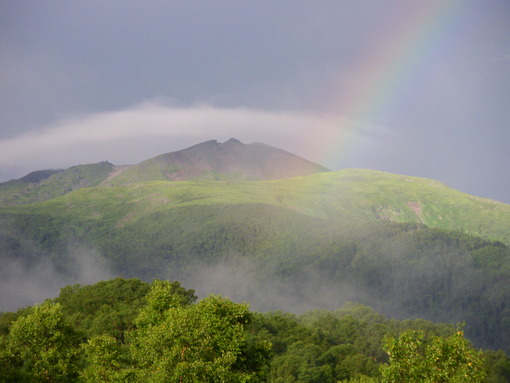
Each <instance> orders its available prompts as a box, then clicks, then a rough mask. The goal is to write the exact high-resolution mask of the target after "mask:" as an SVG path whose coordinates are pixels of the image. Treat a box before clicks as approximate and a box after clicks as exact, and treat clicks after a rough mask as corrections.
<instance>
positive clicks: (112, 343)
mask: <svg viewBox="0 0 510 383" xmlns="http://www.w3.org/2000/svg"><path fill="white" fill-rule="evenodd" d="M196 299H197V297H196V296H195V294H194V291H193V290H188V289H185V288H184V287H182V286H181V285H180V284H179V283H178V282H172V283H170V282H166V281H159V280H156V281H154V282H153V283H151V284H147V283H145V282H142V281H140V280H138V279H121V278H117V279H113V280H109V281H103V282H100V283H97V284H95V285H89V286H80V285H72V286H71V285H70V286H67V287H65V288H63V289H62V290H61V293H60V295H59V296H58V297H57V298H55V299H52V300H47V301H46V302H44V303H43V304H42V305H36V306H33V307H28V308H25V309H22V310H19V311H18V312H16V313H4V314H3V315H1V316H0V345H1V346H2V347H0V381H6V382H11V381H19V382H21V381H26V382H34V381H42V380H50V381H55V382H69V381H83V382H97V381H101V382H108V381H124V382H139V381H149V382H151V381H154V382H155V381H228V382H264V381H269V382H303V383H304V382H322V383H329V382H331V383H334V382H379V381H385V382H397V381H411V379H412V378H414V379H418V380H416V381H423V380H422V379H425V378H428V379H437V378H439V376H435V374H436V372H435V371H439V370H440V371H441V374H442V375H441V376H442V377H443V378H445V379H447V381H450V380H451V379H455V378H457V379H458V378H459V377H460V379H461V380H460V381H467V380H465V379H466V377H469V381H470V382H505V381H508V379H510V360H509V359H508V357H506V355H505V354H504V353H502V352H494V351H484V352H480V351H479V350H476V349H474V348H473V347H472V346H471V344H470V342H469V341H468V340H466V339H465V338H464V336H463V333H462V329H461V328H460V329H459V328H455V327H454V326H453V325H447V324H434V323H432V322H429V321H425V320H422V319H419V320H405V321H396V320H389V319H387V318H385V317H384V316H382V315H381V314H378V313H377V312H375V311H374V310H372V309H370V308H368V307H366V306H362V305H356V304H349V305H346V306H344V307H343V308H340V309H336V310H320V311H310V312H306V313H304V314H302V315H300V316H296V315H294V314H288V313H283V312H268V313H265V314H262V313H257V312H252V311H250V310H249V307H248V306H247V305H246V304H239V303H234V302H232V301H230V300H229V299H227V298H225V297H222V296H217V295H211V296H208V297H205V298H203V299H201V300H200V301H198V303H196ZM413 346H416V347H418V348H417V349H416V350H415V351H413V352H415V353H413V352H412V351H411V350H412V347H413ZM399 347H406V350H407V351H406V354H405V357H404V358H403V359H402V357H401V356H399V354H398V352H397V351H398V349H399ZM422 347H424V350H425V351H424V352H425V354H423V355H422V354H420V353H421V352H422V351H420V350H422ZM438 347H440V348H439V349H438ZM438 352H439V353H438ZM420 355H421V356H420ZM439 367H441V368H440V369H439ZM396 374H397V375H396ZM406 376H407V377H406ZM420 377H421V378H420ZM402 379H404V380H402ZM420 379H421V380H420ZM434 381H436V380H434Z"/></svg>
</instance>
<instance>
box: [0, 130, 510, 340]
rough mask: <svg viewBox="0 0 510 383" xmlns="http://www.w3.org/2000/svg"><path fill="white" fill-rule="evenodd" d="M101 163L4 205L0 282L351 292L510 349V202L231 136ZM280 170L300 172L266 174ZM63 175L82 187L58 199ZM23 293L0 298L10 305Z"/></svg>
mask: <svg viewBox="0 0 510 383" xmlns="http://www.w3.org/2000/svg"><path fill="white" fill-rule="evenodd" d="M236 153H237V154H236ZM240 153H244V154H243V155H246V156H247V157H246V158H245V159H244V162H242V161H241V158H240V157H239V156H241V154H240ZM246 153H254V154H253V155H252V156H251V157H250V156H249V155H247V154H246ZM261 153H266V154H265V155H262V154H261ZM289 156H290V157H289ZM278 158H281V164H280V160H279V159H278ZM294 161H295V162H294ZM303 161H304V162H303ZM252 162H253V163H255V165H254V164H252ZM177 164H179V165H177ZM293 164H297V165H293ZM99 165H101V164H98V165H87V166H89V167H92V168H90V169H91V170H90V177H88V178H87V177H83V176H82V177H83V179H87V180H93V181H90V182H91V183H90V184H89V185H90V187H82V188H78V187H79V185H83V183H82V184H80V183H79V182H77V180H78V178H76V177H74V178H73V177H71V176H70V175H68V176H67V178H66V177H64V175H65V174H73V173H69V172H70V171H71V169H74V168H71V169H68V170H67V171H63V172H59V173H55V174H52V175H50V176H49V177H47V178H45V179H44V180H41V181H39V184H40V185H48V186H38V187H34V190H37V188H40V189H41V190H45V189H44V187H46V188H49V185H53V187H52V188H50V189H48V190H52V191H53V192H54V193H56V194H55V195H58V197H56V198H41V199H47V200H45V201H43V202H38V203H33V204H26V205H18V206H14V204H12V205H13V206H6V205H7V204H6V203H4V204H3V205H4V206H3V207H1V208H0V220H1V225H0V260H1V262H2V264H3V268H2V269H1V270H0V281H1V282H0V283H1V286H0V287H1V288H2V291H8V292H10V291H12V290H13V289H6V288H5V287H6V286H17V287H18V286H19V290H21V291H26V290H28V289H26V286H25V285H23V281H24V280H25V279H26V280H29V281H30V283H31V285H30V286H31V287H32V289H33V290H38V291H44V286H45V285H44V284H45V280H44V279H41V278H40V276H44V277H46V278H51V279H52V281H53V282H55V283H56V281H57V282H58V281H61V282H62V283H61V285H64V284H68V283H72V281H73V280H74V281H80V282H82V283H83V282H91V281H90V280H86V279H87V276H90V275H94V274H97V273H102V274H100V275H104V273H105V272H107V273H109V274H110V275H121V276H126V277H139V278H144V279H146V280H151V279H153V278H155V277H157V278H172V279H178V280H180V281H183V282H186V283H188V284H189V285H193V286H196V288H197V290H201V291H208V292H221V293H226V294H227V295H229V296H231V297H232V298H235V299H237V300H250V301H252V304H253V306H254V308H255V309H259V310H267V309H271V310H274V309H283V310H288V311H304V310H307V309H311V308H323V307H330V308H334V307H338V306H339V305H341V304H342V303H344V302H345V301H349V300H350V301H357V302H362V303H364V304H368V305H371V306H373V307H375V308H377V309H378V310H379V311H381V312H383V313H386V314H389V315H394V316H397V317H399V318H405V317H425V318H427V319H431V320H441V321H448V322H457V321H466V322H467V328H466V331H467V334H468V335H469V336H470V337H472V339H474V340H475V341H476V342H477V344H478V345H479V346H484V347H498V348H508V344H510V343H509V342H510V330H509V329H508V327H507V326H505V323H507V321H508V320H510V291H508V288H507V286H508V280H509V279H510V250H509V248H508V247H507V246H508V244H509V243H510V230H509V229H508V222H510V206H509V205H505V204H502V203H499V202H495V201H491V200H486V199H481V198H478V197H473V196H470V195H467V194H464V193H461V192H458V191H455V190H453V189H450V188H448V187H446V186H444V185H443V184H441V183H439V182H436V181H432V180H427V179H421V178H415V177H408V176H400V175H394V174H389V173H384V172H376V171H369V170H356V169H345V170H341V171H337V172H322V173H317V172H319V171H320V170H324V168H321V167H318V166H317V165H314V164H311V163H309V162H307V161H305V160H301V159H299V158H298V157H295V156H292V155H289V154H288V153H286V152H283V151H279V150H278V149H274V148H270V147H266V146H265V145H262V144H251V145H244V144H242V143H240V142H238V141H236V140H230V141H228V142H226V143H224V144H218V143H217V142H215V141H209V142H206V143H203V144H199V145H196V146H194V147H192V148H189V149H185V150H184V151H181V152H175V153H170V154H167V155H163V156H159V157H155V158H154V159H151V160H148V161H145V162H143V163H141V164H139V165H136V166H133V167H130V168H127V169H126V170H124V171H120V172H119V168H114V167H113V165H111V164H108V163H102V166H99ZM305 165H306V166H305ZM87 166H85V167H84V168H80V167H75V168H76V169H81V170H85V169H86V167H87ZM98 167H99V168H100V169H101V171H99V169H98ZM271 168H274V170H271ZM92 169H95V170H94V172H97V176H96V175H95V174H96V173H94V172H93V171H92ZM172 169H174V170H172ZM284 169H287V170H288V171H289V172H290V174H293V173H292V171H296V172H298V170H296V169H299V174H300V176H298V177H294V178H285V179H283V178H282V179H272V178H274V177H276V176H277V175H278V174H281V173H280V172H283V171H284ZM293 169H294V170H293ZM303 169H305V170H303ZM74 171H76V170H74ZM34 177H35V176H34ZM34 177H33V178H34ZM59 177H60V178H59ZM144 177H145V178H144ZM172 177H175V178H177V179H180V178H179V177H181V178H182V177H187V178H192V179H196V180H193V181H192V180H186V181H169V180H168V178H172ZM35 178H37V177H35ZM40 178H43V177H42V176H41V177H40ZM259 178H263V179H259ZM69 179H71V180H73V181H72V182H70V181H69ZM57 180H66V182H64V181H61V182H62V183H63V184H65V185H67V186H66V187H67V188H69V187H70V186H69V185H78V186H77V187H76V188H77V189H78V190H74V191H71V192H68V191H69V190H68V189H65V190H64V189H62V190H60V192H59V193H60V194H58V193H57V190H58V186H57V185H59V183H58V182H57ZM50 181H51V182H50ZM135 181H136V182H135ZM59 182H60V181H59ZM94 185H98V186H94ZM113 185H117V186H113ZM3 186H5V184H3ZM66 193H67V194H66ZM49 194H50V193H49V192H47V194H46V196H48V195H49ZM5 195H8V193H4V192H3V191H2V189H0V198H5V197H4V196H5ZM30 197H31V198H34V200H36V199H35V194H30V195H28V196H26V197H25V198H24V199H21V200H20V203H25V202H26V201H27V200H28V199H29V198H30ZM10 198H12V197H10ZM478 237H483V238H484V239H481V238H478ZM493 240H496V241H500V242H492V241H493ZM505 244H506V245H505ZM90 254H92V256H91V255H90ZM84 258H85V261H84ZM87 259H88V261H87ZM80 278H81V279H80ZM82 279H83V280H82ZM14 290H16V289H14ZM45 293H46V292H45ZM46 294H47V293H46ZM46 296H47V295H46ZM13 297H18V295H16V294H14V293H13V294H11V295H9V294H7V293H5V294H3V297H2V300H3V301H2V302H0V305H2V306H1V307H9V306H8V305H9V304H10V301H9V299H14V298H13ZM28 303H29V302H23V304H28Z"/></svg>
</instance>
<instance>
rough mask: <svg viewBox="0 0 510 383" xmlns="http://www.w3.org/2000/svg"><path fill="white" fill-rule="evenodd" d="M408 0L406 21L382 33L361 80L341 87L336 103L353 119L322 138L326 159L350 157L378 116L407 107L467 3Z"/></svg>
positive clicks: (358, 74)
mask: <svg viewBox="0 0 510 383" xmlns="http://www.w3.org/2000/svg"><path fill="white" fill-rule="evenodd" d="M408 4H409V5H408V6H407V7H406V8H404V9H402V11H401V12H400V14H401V15H402V19H401V20H400V21H401V22H400V23H396V24H395V25H394V26H393V28H392V29H391V30H389V31H388V33H386V34H384V36H381V39H380V40H379V41H376V42H375V44H374V47H373V49H371V50H370V52H369V53H368V54H367V55H366V56H365V58H364V59H363V60H362V62H361V63H360V66H359V69H358V70H357V71H356V75H355V77H356V81H354V82H355V83H356V84H355V85H352V86H349V85H347V87H346V88H344V89H341V90H339V93H338V96H336V97H335V98H334V99H333V100H332V101H331V104H332V105H330V108H331V109H333V110H338V111H340V113H341V114H342V115H344V116H346V117H347V118H345V119H341V120H339V122H338V129H337V133H331V132H330V133H329V134H326V137H322V138H321V139H320V140H319V141H320V142H321V145H320V147H319V145H318V146H317V148H316V150H317V152H320V153H321V157H322V162H321V163H333V162H334V163H343V162H345V158H347V157H349V156H350V155H351V154H352V152H353V149H354V148H356V147H357V144H356V143H355V142H353V141H355V140H356V137H359V136H360V135H361V136H362V135H370V133H371V132H370V129H375V128H376V127H377V121H378V119H380V117H381V116H383V115H384V114H385V113H387V112H389V111H391V109H392V108H393V109H395V108H398V107H399V105H400V106H401V105H402V102H403V101H405V100H406V99H407V98H408V96H409V94H410V92H412V91H413V89H414V88H416V87H417V86H419V80H420V78H421V77H422V76H423V73H426V70H427V64H428V63H429V62H430V59H431V57H432V56H433V55H440V54H441V49H440V47H441V42H442V40H443V39H444V37H445V35H447V33H448V32H449V31H450V28H452V27H454V24H455V17H456V16H457V15H458V13H459V8H460V6H461V5H462V4H465V2H463V1H461V0H424V1H409V2H408ZM371 126H372V128H371ZM367 130H368V131H367ZM346 132H347V133H346ZM348 132H351V133H348ZM324 143H326V145H322V144H324ZM325 148H326V149H325ZM328 148H329V149H328ZM360 149H361V150H362V148H357V149H356V151H357V152H358V153H359V151H360Z"/></svg>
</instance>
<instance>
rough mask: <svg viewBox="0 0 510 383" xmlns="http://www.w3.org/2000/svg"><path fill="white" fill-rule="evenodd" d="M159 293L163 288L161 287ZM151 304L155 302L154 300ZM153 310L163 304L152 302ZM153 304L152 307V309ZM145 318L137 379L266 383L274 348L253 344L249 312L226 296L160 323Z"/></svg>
mask: <svg viewBox="0 0 510 383" xmlns="http://www.w3.org/2000/svg"><path fill="white" fill-rule="evenodd" d="M156 289H157V287H156ZM149 302H151V300H150V299H149ZM152 303H153V304H158V303H160V301H159V300H152ZM150 305H151V303H149V306H150ZM157 311H158V310H157V307H150V308H149V309H148V310H147V311H146V312H142V313H141V318H142V319H143V321H138V323H139V324H142V325H145V326H148V328H145V329H143V328H142V329H141V331H135V332H134V334H133V335H134V336H133V339H132V357H133V360H134V361H136V363H137V365H136V368H137V379H138V380H140V381H146V382H260V381H263V380H264V367H265V366H266V365H267V362H268V359H269V349H270V346H269V344H266V343H260V344H250V343H249V342H248V339H247V333H246V326H247V325H248V324H249V322H250V320H251V314H250V312H249V310H248V306H247V305H244V304H237V303H233V302H231V301H229V300H228V299H226V298H223V297H221V296H210V297H208V298H205V299H203V300H202V301H200V302H199V303H197V304H196V305H188V306H186V305H184V306H177V307H170V308H168V309H167V310H166V311H165V312H164V313H161V314H162V317H161V318H160V320H158V321H153V320H149V321H148V320H147V319H146V318H147V312H157Z"/></svg>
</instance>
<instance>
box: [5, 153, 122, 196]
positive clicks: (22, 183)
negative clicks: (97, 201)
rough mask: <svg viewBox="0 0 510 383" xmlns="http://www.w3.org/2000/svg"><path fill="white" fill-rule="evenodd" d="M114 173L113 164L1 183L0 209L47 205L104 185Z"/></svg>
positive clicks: (83, 166)
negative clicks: (102, 183) (79, 191)
mask: <svg viewBox="0 0 510 383" xmlns="http://www.w3.org/2000/svg"><path fill="white" fill-rule="evenodd" d="M112 169H113V165H112V164H110V163H109V162H100V163H97V164H90V165H78V166H73V167H71V168H69V169H66V170H40V171H36V172H32V173H30V174H28V175H26V176H25V177H23V178H20V179H18V180H12V181H9V182H3V183H0V206H2V205H4V206H5V205H20V204H27V203H34V202H39V201H45V200H48V199H51V198H55V197H58V196H61V195H64V194H67V193H69V192H71V191H73V190H76V189H79V188H83V187H93V186H96V185H98V184H99V183H101V182H102V181H104V180H105V179H106V178H107V177H108V175H109V174H110V172H111V171H112Z"/></svg>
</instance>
